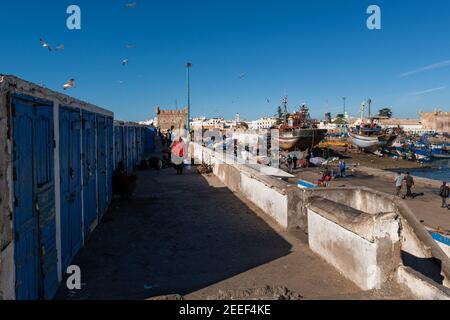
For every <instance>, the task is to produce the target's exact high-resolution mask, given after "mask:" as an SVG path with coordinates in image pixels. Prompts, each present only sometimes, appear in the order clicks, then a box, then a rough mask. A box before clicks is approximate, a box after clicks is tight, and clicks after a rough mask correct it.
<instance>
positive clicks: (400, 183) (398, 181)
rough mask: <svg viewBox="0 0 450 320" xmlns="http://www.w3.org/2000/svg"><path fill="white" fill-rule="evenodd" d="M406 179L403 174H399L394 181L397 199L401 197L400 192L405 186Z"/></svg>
mask: <svg viewBox="0 0 450 320" xmlns="http://www.w3.org/2000/svg"><path fill="white" fill-rule="evenodd" d="M404 179H405V178H404V177H403V173H402V172H399V173H397V176H396V177H395V179H394V182H395V189H396V190H397V192H396V194H397V197H399V196H400V192H401V191H402V186H403V180H404Z"/></svg>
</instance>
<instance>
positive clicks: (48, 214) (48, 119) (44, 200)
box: [33, 106, 58, 299]
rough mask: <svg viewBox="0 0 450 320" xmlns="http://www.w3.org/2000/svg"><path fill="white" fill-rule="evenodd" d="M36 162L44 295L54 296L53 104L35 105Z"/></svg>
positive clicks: (36, 192)
mask: <svg viewBox="0 0 450 320" xmlns="http://www.w3.org/2000/svg"><path fill="white" fill-rule="evenodd" d="M35 115H36V118H35V121H34V137H33V147H34V148H33V163H34V174H33V177H34V187H35V195H36V196H35V199H36V200H35V203H36V206H35V210H36V211H37V213H38V219H39V220H38V221H39V245H40V254H41V259H40V262H41V264H40V267H41V276H42V290H41V297H43V298H44V299H52V298H53V297H54V295H55V294H56V290H57V288H58V270H57V261H58V255H57V248H56V217H55V214H56V210H55V184H54V134H53V107H50V106H48V107H47V106H46V107H41V106H39V107H35Z"/></svg>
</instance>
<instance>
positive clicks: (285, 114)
mask: <svg viewBox="0 0 450 320" xmlns="http://www.w3.org/2000/svg"><path fill="white" fill-rule="evenodd" d="M285 92H286V91H285ZM287 104H288V97H287V95H286V93H285V94H284V99H283V106H284V110H283V112H284V124H287Z"/></svg>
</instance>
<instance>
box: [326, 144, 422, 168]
mask: <svg viewBox="0 0 450 320" xmlns="http://www.w3.org/2000/svg"><path fill="white" fill-rule="evenodd" d="M330 151H331V152H332V153H333V152H334V153H336V154H337V155H340V156H343V157H344V159H345V161H346V162H347V163H348V164H349V165H361V166H368V167H372V168H376V169H382V170H395V169H422V168H429V165H427V164H421V163H419V162H415V161H408V160H401V159H399V160H396V159H393V158H381V157H379V156H376V155H374V154H370V153H364V152H358V151H357V150H355V149H348V150H347V152H345V148H341V147H334V148H333V149H330Z"/></svg>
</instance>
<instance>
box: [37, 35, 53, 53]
mask: <svg viewBox="0 0 450 320" xmlns="http://www.w3.org/2000/svg"><path fill="white" fill-rule="evenodd" d="M39 41H40V42H41V45H42V46H43V47H44V48H46V49H48V51H52V50H53V49H52V47H51V46H50V44H48V42H46V41H45V40H44V39H42V38H41V39H39Z"/></svg>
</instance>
